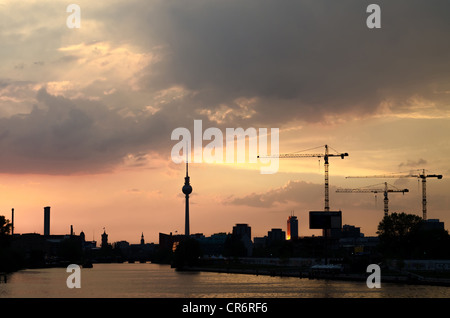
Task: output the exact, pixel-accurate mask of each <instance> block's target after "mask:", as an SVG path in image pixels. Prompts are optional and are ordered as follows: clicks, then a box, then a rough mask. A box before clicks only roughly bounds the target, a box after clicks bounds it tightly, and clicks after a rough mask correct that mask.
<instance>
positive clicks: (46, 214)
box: [44, 206, 50, 235]
mask: <svg viewBox="0 0 450 318" xmlns="http://www.w3.org/2000/svg"><path fill="white" fill-rule="evenodd" d="M44 235H50V207H49V206H46V207H44Z"/></svg>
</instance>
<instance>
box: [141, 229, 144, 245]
mask: <svg viewBox="0 0 450 318" xmlns="http://www.w3.org/2000/svg"><path fill="white" fill-rule="evenodd" d="M144 244H145V241H144V232H142V234H141V245H144Z"/></svg>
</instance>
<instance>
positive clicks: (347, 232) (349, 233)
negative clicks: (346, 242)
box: [341, 224, 364, 238]
mask: <svg viewBox="0 0 450 318" xmlns="http://www.w3.org/2000/svg"><path fill="white" fill-rule="evenodd" d="M362 236H364V234H361V228H359V227H356V226H354V225H347V224H345V225H344V226H343V227H342V236H341V237H342V238H358V237H362Z"/></svg>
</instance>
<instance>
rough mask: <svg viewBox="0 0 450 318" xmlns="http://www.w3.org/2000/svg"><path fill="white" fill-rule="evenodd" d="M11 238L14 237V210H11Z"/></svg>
mask: <svg viewBox="0 0 450 318" xmlns="http://www.w3.org/2000/svg"><path fill="white" fill-rule="evenodd" d="M11 223H12V224H11V225H12V226H11V236H13V235H14V208H13V209H12V210H11Z"/></svg>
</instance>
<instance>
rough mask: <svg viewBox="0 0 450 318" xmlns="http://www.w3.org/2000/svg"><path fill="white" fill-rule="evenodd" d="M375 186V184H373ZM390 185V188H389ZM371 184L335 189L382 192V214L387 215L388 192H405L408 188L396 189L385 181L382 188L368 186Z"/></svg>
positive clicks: (349, 191)
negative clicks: (354, 187)
mask: <svg viewBox="0 0 450 318" xmlns="http://www.w3.org/2000/svg"><path fill="white" fill-rule="evenodd" d="M374 186H376V185H374ZM389 186H391V187H392V188H389ZM370 187H373V186H368V187H363V188H356V189H344V188H339V189H337V190H336V192H337V193H383V194H384V215H385V216H388V214H389V198H388V193H389V192H400V193H403V194H405V192H409V190H408V189H398V188H397V187H394V186H393V185H390V184H388V183H387V182H385V183H384V188H370Z"/></svg>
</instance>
